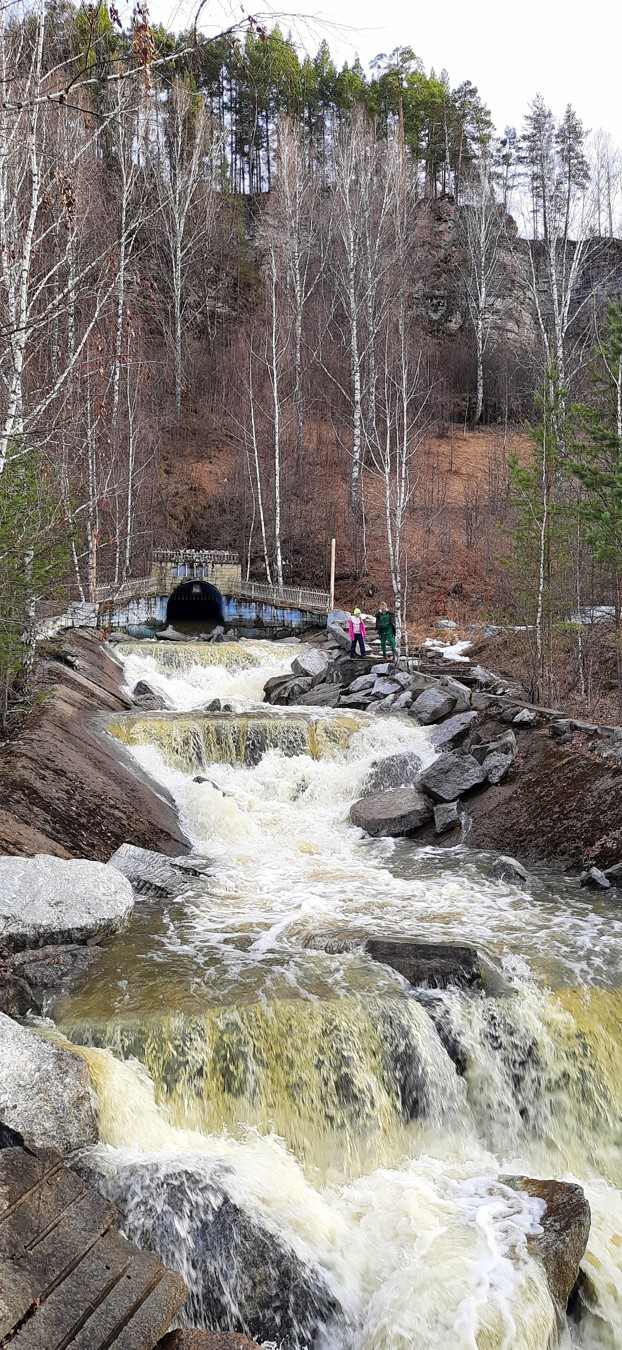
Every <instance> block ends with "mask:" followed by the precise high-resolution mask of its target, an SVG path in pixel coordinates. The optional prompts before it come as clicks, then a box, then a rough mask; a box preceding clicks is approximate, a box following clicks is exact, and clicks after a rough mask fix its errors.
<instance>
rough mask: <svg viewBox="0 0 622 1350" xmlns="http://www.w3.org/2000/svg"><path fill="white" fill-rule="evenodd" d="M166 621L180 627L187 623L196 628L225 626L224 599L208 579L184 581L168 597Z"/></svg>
mask: <svg viewBox="0 0 622 1350" xmlns="http://www.w3.org/2000/svg"><path fill="white" fill-rule="evenodd" d="M166 622H167V623H168V624H172V625H173V627H175V628H179V627H181V626H184V625H186V624H189V625H191V626H192V627H195V628H214V627H215V626H216V624H222V625H223V626H224V622H225V616H224V607H223V599H222V595H221V594H220V591H218V590H217V589H216V587H215V586H210V584H209V582H208V581H182V582H181V584H180V585H179V586H176V587H175V590H174V591H171V594H170V596H169V598H168V603H167V606H166Z"/></svg>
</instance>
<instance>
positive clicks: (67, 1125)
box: [0, 1013, 97, 1154]
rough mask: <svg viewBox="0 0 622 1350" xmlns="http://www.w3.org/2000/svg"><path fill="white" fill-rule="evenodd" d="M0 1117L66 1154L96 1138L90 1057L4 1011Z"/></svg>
mask: <svg viewBox="0 0 622 1350" xmlns="http://www.w3.org/2000/svg"><path fill="white" fill-rule="evenodd" d="M0 1120H2V1121H4V1123H5V1124H6V1125H8V1126H9V1127H10V1128H11V1129H13V1130H19V1131H20V1133H21V1134H23V1135H26V1136H27V1138H28V1141H29V1142H30V1143H31V1144H34V1145H35V1146H36V1147H49V1145H50V1144H53V1145H54V1147H55V1148H57V1149H58V1150H59V1152H60V1153H62V1154H68V1153H73V1152H74V1151H75V1150H76V1149H80V1148H86V1147H87V1146H88V1145H89V1144H94V1143H96V1142H97V1122H96V1118H95V1108H94V1104H93V1094H92V1091H91V1084H90V1079H89V1071H88V1068H87V1065H86V1061H85V1060H84V1059H81V1058H80V1056H79V1055H75V1054H73V1053H72V1052H71V1051H69V1050H65V1049H64V1048H61V1047H59V1046H57V1045H54V1044H53V1043H52V1041H49V1040H47V1039H46V1038H45V1037H44V1036H42V1035H39V1034H38V1033H37V1032H34V1031H29V1030H26V1028H25V1027H21V1026H19V1025H18V1024H17V1022H13V1021H12V1019H11V1018H10V1017H5V1016H4V1014H3V1013H0Z"/></svg>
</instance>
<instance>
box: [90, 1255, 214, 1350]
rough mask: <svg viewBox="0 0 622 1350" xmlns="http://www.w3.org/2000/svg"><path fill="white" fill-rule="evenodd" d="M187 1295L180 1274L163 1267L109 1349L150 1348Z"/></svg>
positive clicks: (145, 1349)
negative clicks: (164, 1269) (150, 1288)
mask: <svg viewBox="0 0 622 1350" xmlns="http://www.w3.org/2000/svg"><path fill="white" fill-rule="evenodd" d="M187 1297H188V1290H187V1288H186V1286H185V1284H184V1282H183V1280H182V1278H181V1275H175V1274H174V1273H173V1271H171V1270H166V1271H165V1272H164V1274H163V1276H162V1279H161V1280H160V1282H159V1284H157V1285H156V1287H155V1289H153V1290H152V1292H151V1293H150V1294H149V1295H148V1297H147V1298H146V1299H145V1301H144V1303H142V1304H141V1306H140V1308H139V1309H138V1311H137V1312H136V1313H135V1314H134V1316H133V1318H132V1320H131V1322H129V1323H128V1325H127V1326H126V1327H125V1328H124V1330H123V1331H122V1332H121V1334H120V1335H119V1336H117V1339H116V1341H114V1343H113V1347H112V1350H152V1347H153V1346H154V1345H155V1344H156V1342H157V1341H159V1340H160V1337H161V1336H163V1335H164V1333H165V1332H166V1331H168V1329H169V1327H170V1325H171V1322H173V1321H174V1320H175V1318H176V1316H177V1313H178V1312H179V1310H180V1308H182V1307H183V1305H184V1303H185V1302H186V1299H187ZM72 1350H73V1347H72Z"/></svg>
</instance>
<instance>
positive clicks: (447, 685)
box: [440, 675, 471, 713]
mask: <svg viewBox="0 0 622 1350" xmlns="http://www.w3.org/2000/svg"><path fill="white" fill-rule="evenodd" d="M440 685H441V688H442V689H447V690H448V691H449V693H450V694H453V696H454V699H455V707H454V712H455V713H462V712H466V711H467V709H468V708H470V707H471V690H470V689H467V686H466V684H462V683H461V681H460V680H454V679H452V677H451V675H443V676H442V678H441V681H440Z"/></svg>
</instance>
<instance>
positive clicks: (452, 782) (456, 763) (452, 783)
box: [419, 753, 486, 802]
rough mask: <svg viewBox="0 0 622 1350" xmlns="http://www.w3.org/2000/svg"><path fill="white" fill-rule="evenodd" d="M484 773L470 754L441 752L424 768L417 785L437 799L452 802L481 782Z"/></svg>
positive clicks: (484, 775)
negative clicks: (441, 753)
mask: <svg viewBox="0 0 622 1350" xmlns="http://www.w3.org/2000/svg"><path fill="white" fill-rule="evenodd" d="M485 777H486V774H485V773H484V770H483V768H482V766H481V764H478V763H477V760H476V759H474V758H473V756H472V755H456V754H452V753H449V754H443V755H439V757H438V759H435V761H434V763H433V764H430V766H429V767H428V768H427V769H424V771H423V773H422V774H421V775H420V778H419V785H420V787H422V788H423V789H424V790H425V791H426V792H429V793H430V796H432V797H434V798H435V800H437V801H442V802H453V801H455V799H456V797H461V796H462V795H463V793H465V792H470V791H471V788H474V787H477V785H478V783H483V782H484V779H485Z"/></svg>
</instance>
